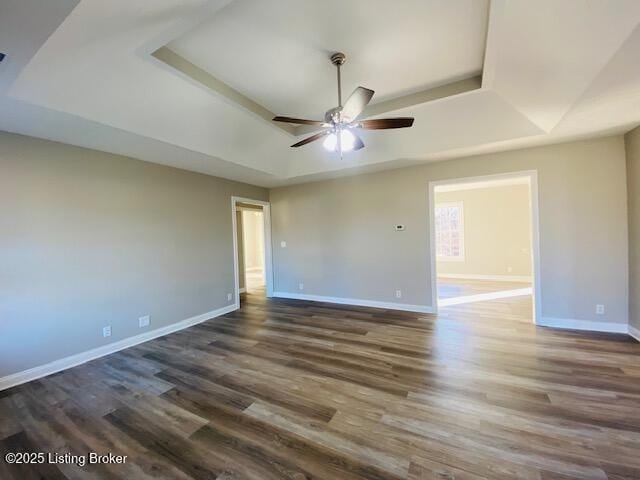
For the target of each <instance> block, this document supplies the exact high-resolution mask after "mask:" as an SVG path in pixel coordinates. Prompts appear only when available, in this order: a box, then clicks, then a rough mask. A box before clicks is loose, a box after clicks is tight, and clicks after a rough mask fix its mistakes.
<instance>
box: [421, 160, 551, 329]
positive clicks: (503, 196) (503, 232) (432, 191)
mask: <svg viewBox="0 0 640 480" xmlns="http://www.w3.org/2000/svg"><path fill="white" fill-rule="evenodd" d="M429 200H430V208H431V216H430V218H431V222H430V223H431V246H432V247H431V272H432V298H433V299H434V300H435V302H434V303H436V305H437V307H436V311H445V310H446V311H448V312H453V311H461V312H464V311H467V310H469V309H470V308H473V309H476V310H477V308H478V307H483V308H485V309H486V311H488V312H494V313H496V314H498V315H501V316H503V317H504V318H513V319H518V320H521V321H527V322H529V321H533V323H536V318H537V316H538V315H539V314H540V304H541V302H540V288H539V278H538V272H539V248H538V209H537V206H538V197H537V177H536V172H518V173H512V174H506V175H491V176H483V177H473V178H463V179H452V180H446V181H440V182H431V183H430V185H429Z"/></svg>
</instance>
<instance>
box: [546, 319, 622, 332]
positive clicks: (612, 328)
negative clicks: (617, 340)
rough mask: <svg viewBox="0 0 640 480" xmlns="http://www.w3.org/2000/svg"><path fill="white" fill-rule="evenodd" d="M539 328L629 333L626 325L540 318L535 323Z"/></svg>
mask: <svg viewBox="0 0 640 480" xmlns="http://www.w3.org/2000/svg"><path fill="white" fill-rule="evenodd" d="M536 325H538V326H539V327H553V328H564V329H569V330H588V331H591V332H605V333H629V325H627V324H626V323H610V322H592V321H590V320H574V319H572V318H554V317H542V318H539V319H538V321H537V322H536Z"/></svg>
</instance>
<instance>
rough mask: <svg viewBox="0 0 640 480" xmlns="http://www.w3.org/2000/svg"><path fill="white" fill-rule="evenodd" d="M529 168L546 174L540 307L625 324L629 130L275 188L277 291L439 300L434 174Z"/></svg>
mask: <svg viewBox="0 0 640 480" xmlns="http://www.w3.org/2000/svg"><path fill="white" fill-rule="evenodd" d="M523 170H537V171H538V183H539V197H540V202H539V209H540V214H539V216H540V248H541V272H540V273H541V275H540V280H541V284H542V286H541V288H542V299H541V300H542V312H541V314H542V316H544V317H555V318H561V319H573V320H585V321H597V322H612V323H621V324H626V323H627V318H628V252H627V250H628V248H627V241H628V240H627V194H626V173H625V151H624V142H623V138H622V136H616V137H609V138H602V139H594V140H587V141H581V142H575V143H566V144H559V145H551V146H545V147H539V148H531V149H525V150H518V151H510V152H503V153H496V154H488V155H482V156H475V157H468V158H460V159H456V160H451V161H446V162H439V163H432V164H427V165H424V166H419V167H412V168H406V169H398V170H393V171H386V172H380V173H373V174H367V175H360V176H353V177H347V178H340V179H335V180H328V181H323V182H316V183H308V184H302V185H295V186H290V187H283V188H277V189H273V190H271V192H270V198H271V202H272V225H273V244H274V245H275V248H274V265H275V272H274V275H275V288H274V290H275V291H279V292H293V293H298V294H299V293H303V294H311V295H319V296H331V297H345V298H352V299H363V300H370V301H382V302H396V303H404V304H413V305H424V306H430V305H433V299H432V298H431V284H430V282H431V280H430V278H431V274H430V267H429V262H430V260H429V255H430V254H429V252H430V250H429V248H430V247H429V234H428V225H429V223H428V217H429V211H430V208H429V207H428V205H427V203H428V184H429V182H430V181H437V180H446V179H455V178H464V177H472V176H478V175H485V174H497V173H504V172H514V171H523ZM396 223H404V224H405V225H406V230H405V231H402V232H396V231H394V228H393V227H394V224H396ZM281 241H286V242H287V247H286V248H281V247H280V242H281ZM299 283H304V291H302V292H301V291H300V290H299V289H298V284H299ZM396 289H400V290H402V299H400V300H398V299H396V298H394V291H395V290H396ZM596 303H602V304H605V306H606V314H605V315H596V314H595V304H596Z"/></svg>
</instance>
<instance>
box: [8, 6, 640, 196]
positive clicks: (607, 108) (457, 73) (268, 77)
mask: <svg viewBox="0 0 640 480" xmlns="http://www.w3.org/2000/svg"><path fill="white" fill-rule="evenodd" d="M76 4H77V5H76ZM372 5H375V8H372ZM487 17H488V18H487ZM639 24H640V2H639V1H637V0H563V1H562V2H558V1H557V0H538V1H536V2H531V1H528V0H511V1H507V0H492V1H491V4H490V8H489V13H488V14H487V3H486V2H484V1H477V0H429V1H425V0H415V1H414V0H400V1H395V2H375V3H374V2H371V1H370V0H367V1H365V0H353V1H350V2H344V1H339V0H326V1H323V2H317V1H315V0H110V1H109V2H105V1H103V0H79V1H78V0H47V1H46V2H43V1H42V0H2V1H1V2H0V48H1V49H2V51H3V52H4V53H7V54H8V57H7V59H6V60H5V62H3V63H2V64H0V129H2V130H7V131H12V132H17V133H23V134H27V135H33V136H37V137H43V138H48V139H52V140H57V141H62V142H66V143H71V144H75V145H80V146H86V147H89V148H96V149H99V150H104V151H109V152H114V153H118V154H124V155H130V156H132V157H136V158H141V159H143V160H147V161H152V162H157V163H162V164H167V165H173V166H176V167H179V168H184V169H188V170H194V171H199V172H203V173H208V174H213V175H219V176H223V177H226V178H231V179H235V180H241V181H247V182H250V183H254V184H259V185H264V186H275V185H283V184H288V183H296V182H301V181H309V180H314V179H318V178H326V177H328V176H339V175H345V174H353V173H359V172H366V171H372V170H381V169H388V168H397V167H401V166H405V165H413V164H417V163H422V162H426V161H433V160H441V159H447V158H454V157H456V156H460V155H470V154H474V153H481V152H486V151H495V150H505V149H509V148H519V147H523V146H527V145H540V144H545V143H557V142H560V141H565V140H569V139H574V138H583V137H590V136H599V135H604V134H611V133H619V132H623V131H626V130H628V129H630V128H632V127H633V126H635V125H637V124H639V123H640V62H638V56H637V52H638V51H640V27H639V26H638V25H639ZM164 46H168V47H169V48H170V49H172V50H173V51H174V52H176V53H178V54H179V55H180V56H182V57H184V58H185V59H187V60H188V61H190V62H191V63H193V64H194V65H196V66H197V67H199V68H201V69H203V70H205V71H207V72H208V73H209V74H211V75H212V76H213V77H216V78H217V79H219V80H222V81H223V82H224V83H226V84H227V85H228V86H229V87H231V88H232V89H235V90H236V91H237V92H239V93H240V94H242V95H244V96H246V97H247V98H249V99H250V100H252V101H254V102H256V103H258V104H260V105H261V106H263V107H264V108H266V109H267V110H271V111H275V112H276V113H278V114H288V115H304V116H311V117H318V115H319V114H321V113H323V112H324V111H325V110H326V109H328V108H330V107H331V106H333V105H334V104H335V71H334V70H333V67H332V66H331V65H330V64H329V63H328V61H327V57H328V55H329V53H331V52H333V51H335V50H343V51H345V53H347V55H348V63H347V64H346V65H345V67H344V69H343V73H344V80H345V90H346V91H347V92H348V91H350V90H351V89H352V88H353V87H355V86H357V85H364V86H367V87H369V88H372V89H374V90H376V91H377V95H376V97H374V98H376V99H377V100H378V101H380V100H387V99H389V98H393V97H397V96H400V95H406V94H410V93H414V92H416V91H420V90H424V89H425V88H429V87H433V86H434V85H437V84H442V83H448V82H451V81H453V80H456V79H460V78H464V77H468V76H471V75H474V74H477V73H478V70H479V69H480V67H482V70H483V80H482V88H478V89H476V90H471V91H466V92H464V93H460V94H457V95H453V96H449V97H447V98H440V99H438V100H433V101H427V102H425V101H418V103H416V104H414V105H410V106H405V107H404V108H402V109H398V110H396V111H393V112H389V113H387V114H385V116H401V115H402V116H405V115H411V116H414V117H415V118H416V122H415V125H414V127H413V128H411V129H407V130H398V131H384V132H381V131H377V132H365V134H364V135H363V139H364V141H365V143H366V145H367V148H365V149H363V150H361V151H359V152H354V153H353V154H350V155H347V156H345V158H344V159H343V160H340V159H339V158H336V157H335V156H333V155H330V154H328V153H327V152H325V151H324V150H323V149H322V146H321V145H320V144H319V143H316V144H311V145H308V146H306V147H303V148H300V149H290V148H289V145H290V144H291V143H294V141H295V137H294V136H293V135H291V134H290V133H287V132H285V131H283V130H282V129H281V128H278V127H276V126H274V125H273V124H271V123H270V122H269V121H267V120H265V118H264V116H260V115H257V114H256V113H255V112H252V111H250V110H248V109H247V108H245V107H243V105H241V104H239V103H237V102H234V101H233V100H232V99H230V98H229V97H228V96H224V95H221V94H220V92H218V91H215V90H212V89H210V88H207V87H206V86H205V85H203V84H201V83H198V82H196V81H194V80H193V79H192V78H189V77H187V76H185V75H184V74H183V73H182V72H180V71H177V70H174V69H173V68H172V67H170V66H169V65H167V64H165V63H163V62H161V61H159V60H158V59H156V58H154V57H153V56H152V55H151V54H152V53H153V52H154V51H155V50H157V49H158V48H160V47H164Z"/></svg>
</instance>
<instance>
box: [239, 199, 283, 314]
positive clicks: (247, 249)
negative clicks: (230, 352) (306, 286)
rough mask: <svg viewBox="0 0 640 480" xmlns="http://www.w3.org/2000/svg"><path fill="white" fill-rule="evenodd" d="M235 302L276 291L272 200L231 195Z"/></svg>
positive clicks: (270, 294) (268, 294)
mask: <svg viewBox="0 0 640 480" xmlns="http://www.w3.org/2000/svg"><path fill="white" fill-rule="evenodd" d="M231 203H232V212H233V240H234V244H233V246H234V262H235V265H234V270H235V286H236V289H235V290H236V294H235V297H236V305H237V306H238V307H239V306H240V301H241V299H242V298H244V295H255V296H261V297H265V296H267V297H270V296H272V292H273V278H272V275H273V274H272V265H271V221H270V205H269V202H264V201H260V200H252V199H248V198H241V197H232V202H231Z"/></svg>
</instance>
